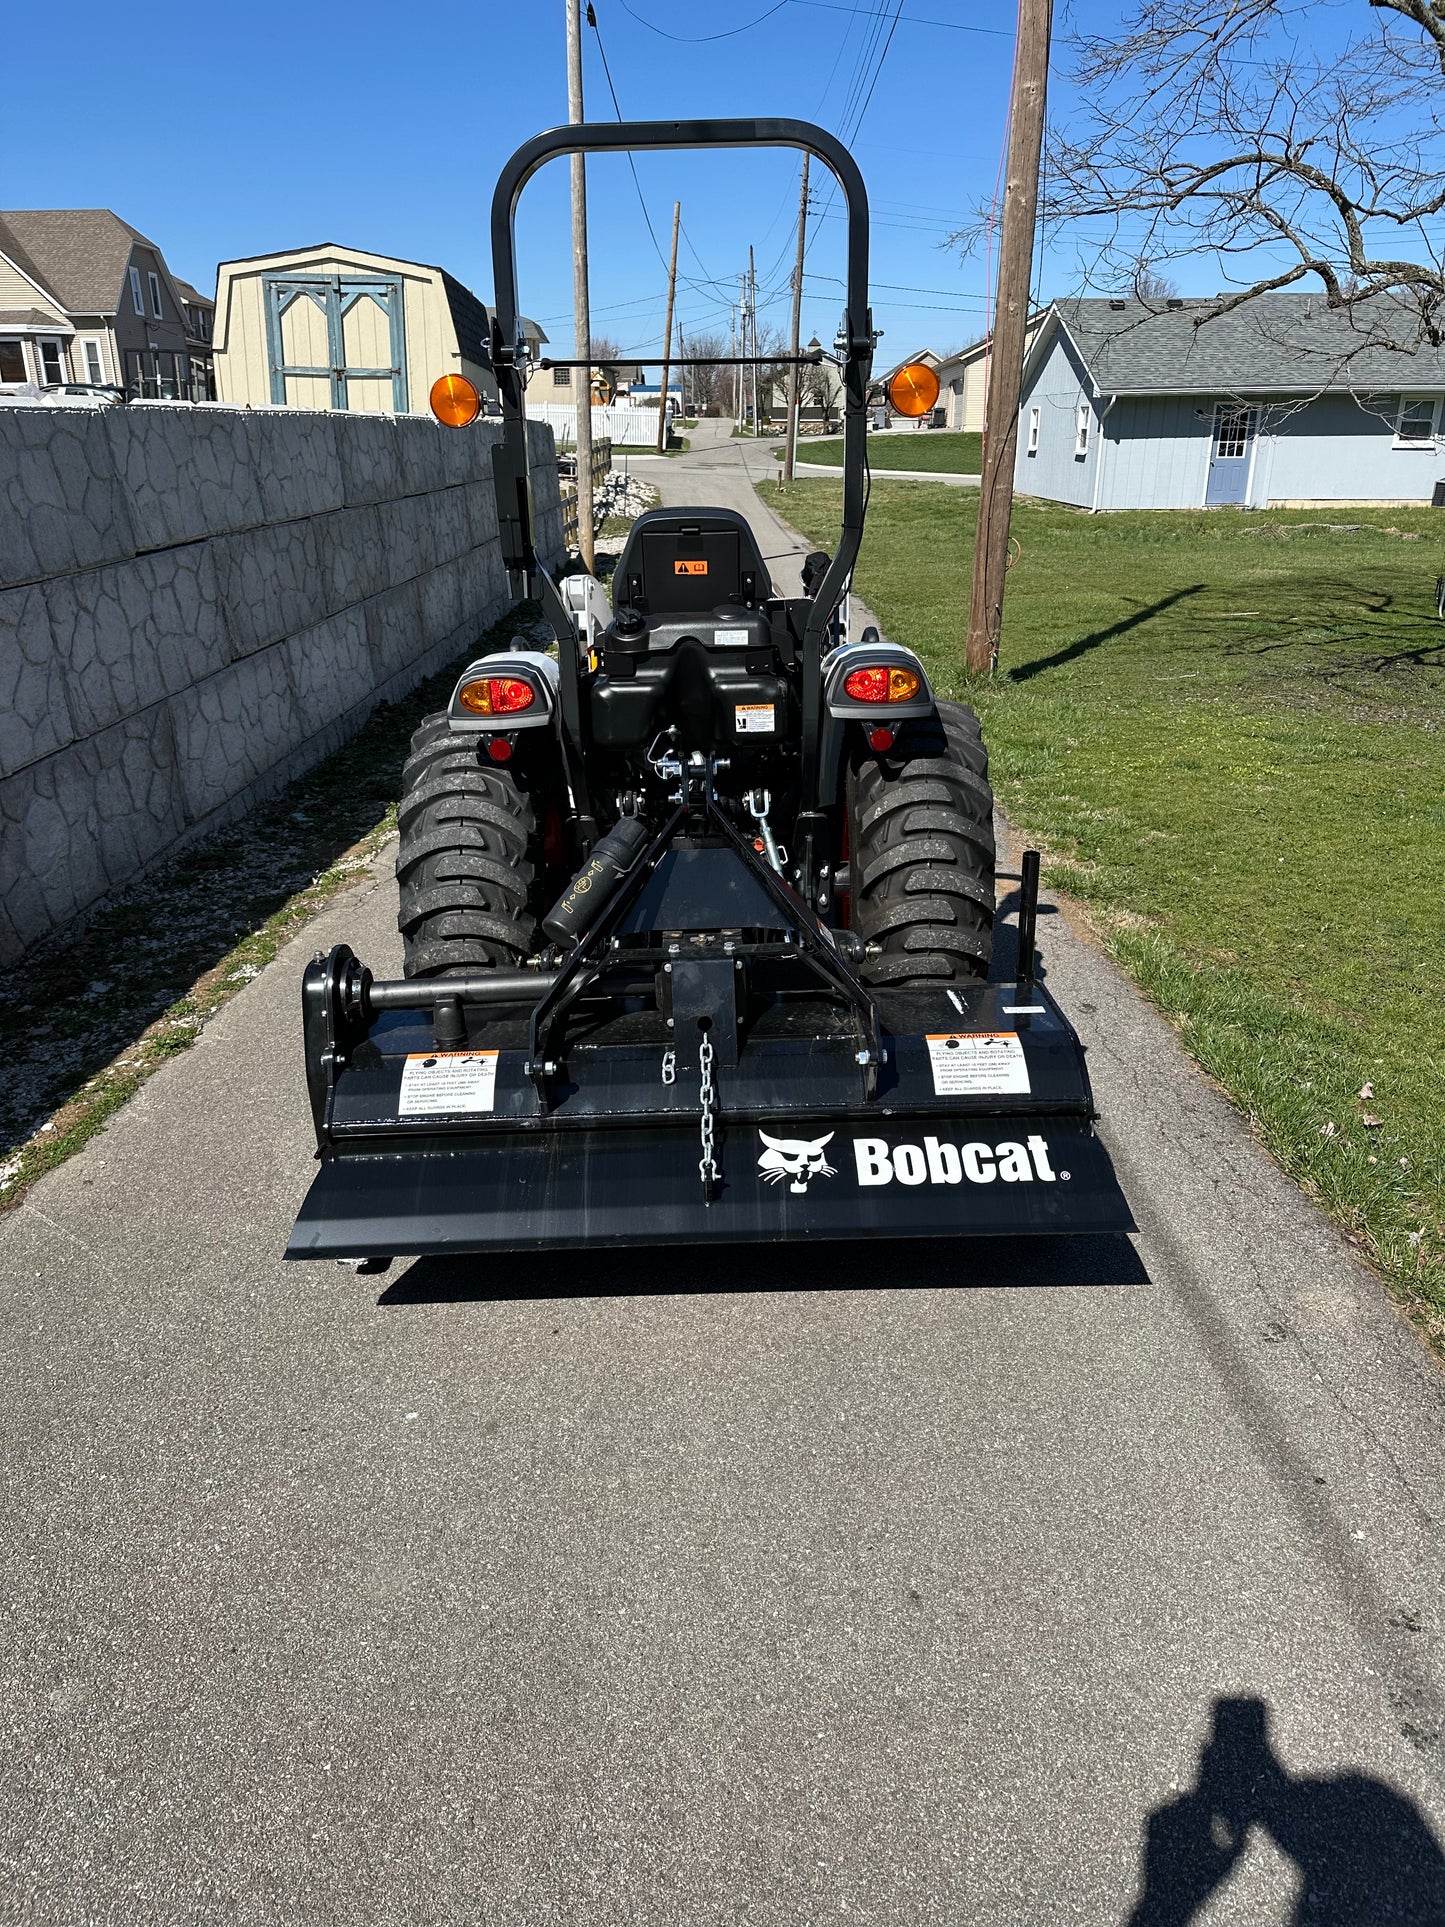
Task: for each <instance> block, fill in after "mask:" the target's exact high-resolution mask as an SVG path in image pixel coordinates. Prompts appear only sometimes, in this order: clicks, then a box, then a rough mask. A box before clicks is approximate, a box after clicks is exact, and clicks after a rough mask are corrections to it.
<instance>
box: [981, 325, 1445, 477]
mask: <svg viewBox="0 0 1445 1927" xmlns="http://www.w3.org/2000/svg"><path fill="white" fill-rule="evenodd" d="M1216 305H1217V304H1216V303H1215V302H1214V301H1211V300H1187V301H1182V300H1175V301H1170V302H1168V303H1167V305H1165V306H1162V307H1161V306H1159V305H1158V304H1146V303H1144V302H1141V301H1136V300H1129V301H1124V300H1113V301H1110V300H1087V299H1079V300H1069V301H1056V302H1055V303H1054V304H1053V305H1052V306H1051V307H1050V308H1049V310H1048V312H1047V314H1046V315H1045V316H1044V320H1043V325H1042V326H1041V327H1040V329H1039V332H1038V335H1037V337H1036V339H1035V341H1034V344H1033V347H1032V349H1031V350H1030V352H1029V355H1028V358H1027V360H1026V362H1025V365H1024V382H1023V390H1022V398H1021V401H1020V404H1019V424H1018V454H1017V458H1016V462H1015V469H1014V486H1015V488H1016V489H1018V491H1019V492H1020V493H1021V494H1026V495H1037V496H1043V497H1045V498H1047V499H1049V500H1051V501H1056V502H1070V503H1073V504H1075V505H1076V506H1077V507H1080V508H1088V509H1139V508H1161V509H1162V508H1201V507H1209V508H1224V507H1233V508H1266V507H1271V508H1316V507H1318V508H1334V507H1346V506H1349V505H1350V504H1356V505H1359V506H1367V505H1369V504H1375V503H1379V504H1386V505H1390V504H1397V505H1400V506H1406V505H1408V504H1410V503H1422V502H1428V501H1429V500H1430V499H1431V496H1432V494H1433V492H1434V489H1435V484H1436V482H1437V481H1438V480H1440V479H1441V477H1442V476H1445V451H1442V449H1441V445H1440V440H1439V438H1440V434H1441V422H1440V415H1441V404H1442V401H1445V351H1442V350H1440V349H1433V348H1430V347H1428V346H1427V347H1413V346H1412V343H1413V334H1412V332H1411V326H1410V319H1409V315H1408V313H1407V312H1406V311H1405V310H1404V309H1403V307H1400V306H1398V305H1396V304H1393V303H1386V302H1385V301H1384V300H1380V301H1377V302H1374V303H1370V304H1360V305H1359V306H1357V307H1356V308H1355V309H1354V310H1353V311H1349V310H1345V311H1341V310H1337V309H1336V310H1332V309H1330V308H1328V307H1327V306H1326V305H1325V301H1324V297H1323V296H1322V295H1303V294H1282V293H1278V294H1267V295H1260V296H1258V297H1256V298H1255V299H1254V300H1252V301H1249V302H1247V303H1245V304H1244V305H1243V306H1241V307H1239V308H1236V309H1233V310H1232V311H1231V312H1230V313H1228V314H1225V315H1220V316H1217V317H1215V318H1214V319H1208V318H1207V317H1208V316H1209V315H1210V313H1211V311H1212V310H1213V309H1214V307H1215V306H1216ZM1391 341H1393V342H1394V344H1395V345H1393V346H1391V345H1388V344H1389V343H1390V342H1391Z"/></svg>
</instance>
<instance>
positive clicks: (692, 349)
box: [687, 333, 737, 415]
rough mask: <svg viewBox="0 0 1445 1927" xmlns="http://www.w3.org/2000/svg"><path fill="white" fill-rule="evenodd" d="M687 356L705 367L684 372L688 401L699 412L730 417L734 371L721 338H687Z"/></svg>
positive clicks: (697, 336)
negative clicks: (708, 411)
mask: <svg viewBox="0 0 1445 1927" xmlns="http://www.w3.org/2000/svg"><path fill="white" fill-rule="evenodd" d="M687 352H688V354H689V355H696V356H697V357H698V359H699V360H700V361H701V362H702V363H703V364H704V365H703V366H702V367H701V368H689V369H688V371H687V377H688V379H687V398H688V402H689V404H690V405H692V406H693V407H695V408H697V409H698V410H705V409H711V410H713V411H714V412H715V413H717V414H719V415H728V414H731V413H732V410H733V404H734V400H735V397H734V393H733V380H734V377H735V375H736V372H737V371H736V369H734V368H733V366H732V364H731V363H730V362H729V361H728V359H727V343H726V341H724V340H723V338H722V336H721V335H720V334H706V333H705V334H690V335H689V336H688V337H687Z"/></svg>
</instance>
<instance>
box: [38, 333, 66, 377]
mask: <svg viewBox="0 0 1445 1927" xmlns="http://www.w3.org/2000/svg"><path fill="white" fill-rule="evenodd" d="M40 379H41V381H42V382H43V383H44V384H45V385H46V386H47V387H54V386H55V385H56V384H57V383H59V382H62V381H64V380H65V379H66V374H65V361H64V358H63V357H62V355H61V352H60V343H59V342H58V341H42V342H41V344H40Z"/></svg>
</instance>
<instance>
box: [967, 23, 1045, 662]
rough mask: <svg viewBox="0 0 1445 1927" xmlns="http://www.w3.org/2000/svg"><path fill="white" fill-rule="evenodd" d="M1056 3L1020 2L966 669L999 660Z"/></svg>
mask: <svg viewBox="0 0 1445 1927" xmlns="http://www.w3.org/2000/svg"><path fill="white" fill-rule="evenodd" d="M1052 16H1053V0H1019V24H1018V43H1017V51H1016V54H1015V57H1014V84H1013V98H1012V101H1011V102H1010V106H1009V142H1008V174H1007V178H1006V182H1005V186H1004V201H1003V232H1002V234H1001V236H1000V239H999V251H998V298H997V300H996V301H995V303H994V313H993V338H992V341H991V342H990V352H989V360H988V394H987V400H986V402H985V415H984V430H983V476H982V479H981V481H980V484H979V491H978V533H977V535H976V537H975V539H974V548H973V592H972V594H971V596H970V598H969V605H968V667H969V669H970V671H973V672H987V671H988V670H991V669H992V668H993V667H994V666H995V664H996V663H997V661H998V643H999V633H1000V631H1001V629H1002V627H1003V590H1004V576H1005V574H1006V572H1007V569H1008V535H1009V517H1010V515H1011V514H1012V512H1013V494H1014V455H1015V452H1016V450H1017V448H1018V433H1019V389H1020V387H1021V385H1022V383H1023V372H1024V343H1025V341H1026V340H1027V338H1028V327H1029V287H1030V282H1031V281H1032V278H1033V262H1034V230H1035V226H1036V223H1037V220H1038V205H1039V155H1040V153H1041V151H1042V149H1043V140H1044V104H1045V99H1046V96H1047V92H1048V79H1049V30H1050V27H1051V25H1052Z"/></svg>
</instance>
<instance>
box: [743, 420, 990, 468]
mask: <svg viewBox="0 0 1445 1927" xmlns="http://www.w3.org/2000/svg"><path fill="white" fill-rule="evenodd" d="M775 452H776V454H777V456H778V459H779V460H780V461H781V460H782V455H783V451H782V449H781V448H779V449H777V450H776V451H775ZM798 460H799V461H800V462H826V463H827V465H828V467H829V468H841V467H842V466H843V443H842V440H841V439H840V438H839V439H834V438H830V439H829V440H827V441H824V440H822V439H821V438H820V439H819V440H817V441H813V440H811V439H810V438H809V437H807V436H800V437H799V440H798ZM868 463H869V466H870V467H871V468H873V469H875V470H877V469H882V468H918V469H927V470H929V472H930V473H932V474H938V475H977V474H979V473H980V472H981V471H982V468H983V437H982V436H981V435H957V434H954V433H953V431H952V430H950V429H939V428H927V429H922V428H921V429H919V430H918V431H917V432H916V433H913V434H906V433H905V434H898V435H870V436H869V437H868Z"/></svg>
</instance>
